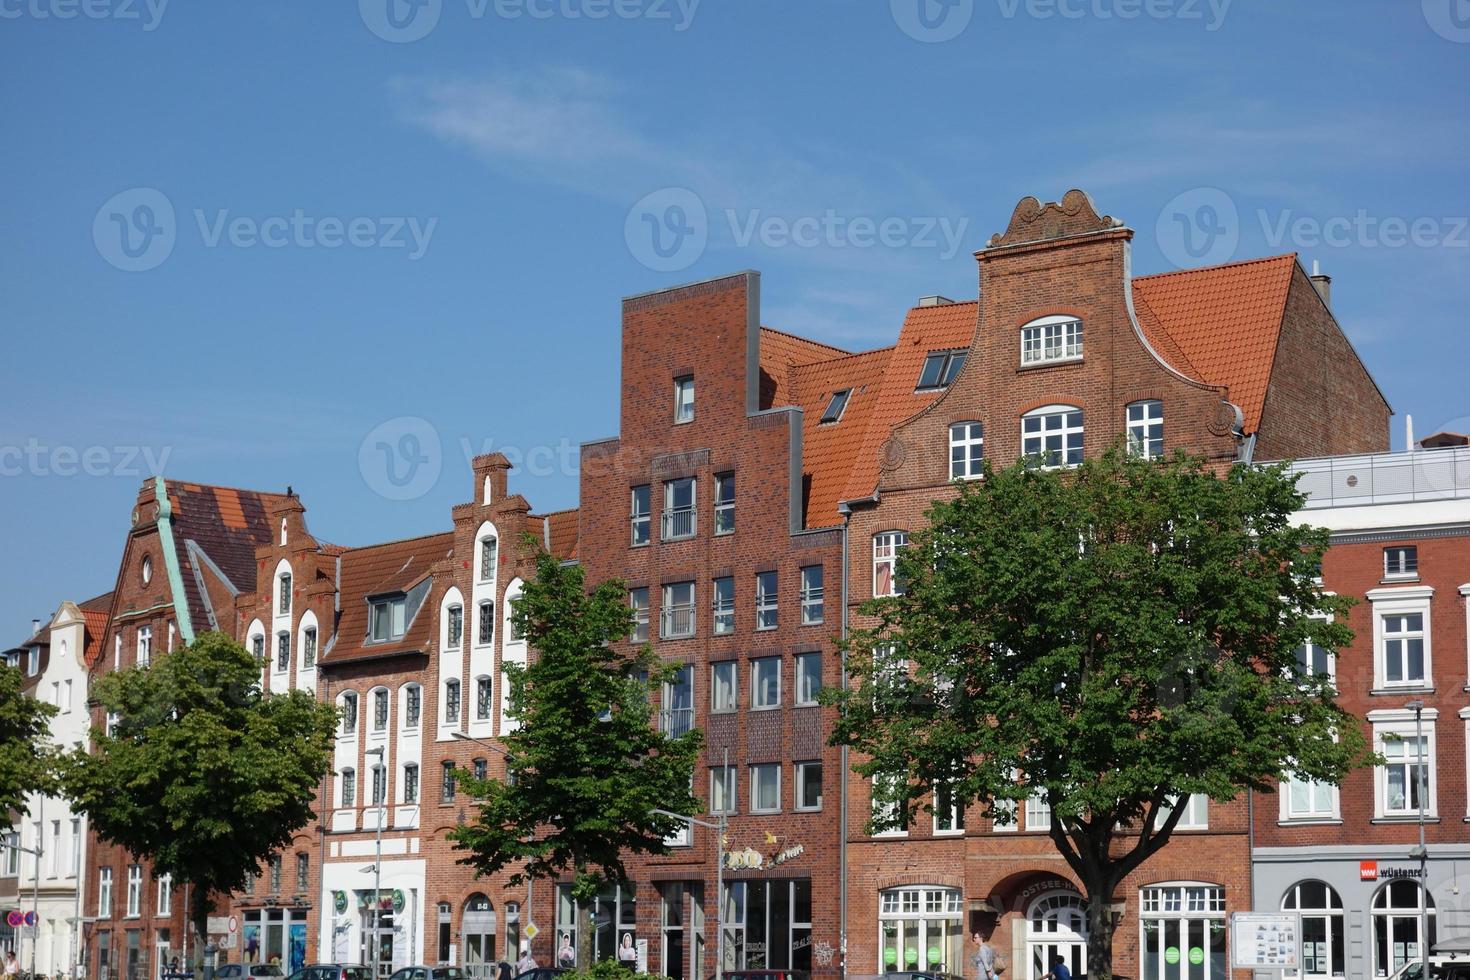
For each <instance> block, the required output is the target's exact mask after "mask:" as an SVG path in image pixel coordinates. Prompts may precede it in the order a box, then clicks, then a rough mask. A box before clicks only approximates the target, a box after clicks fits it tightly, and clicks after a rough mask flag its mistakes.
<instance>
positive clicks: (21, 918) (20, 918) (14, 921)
mask: <svg viewBox="0 0 1470 980" xmlns="http://www.w3.org/2000/svg"><path fill="white" fill-rule="evenodd" d="M25 920H26V917H25V913H23V912H17V911H15V910H13V909H12V910H11V911H9V912H6V913H5V924H6V925H8V926H10V928H12V929H14V928H16V927H18V926H20V925H21V924H23V923H24V922H25Z"/></svg>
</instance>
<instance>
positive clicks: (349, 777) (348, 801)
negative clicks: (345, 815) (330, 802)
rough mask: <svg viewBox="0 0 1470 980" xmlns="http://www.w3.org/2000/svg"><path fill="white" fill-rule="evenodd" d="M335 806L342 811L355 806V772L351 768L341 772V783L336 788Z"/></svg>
mask: <svg viewBox="0 0 1470 980" xmlns="http://www.w3.org/2000/svg"><path fill="white" fill-rule="evenodd" d="M337 806H339V807H342V808H344V809H346V808H348V807H354V806H357V770H356V769H353V768H352V767H351V766H348V767H347V768H345V769H343V770H342V777H341V782H340V783H339V784H338V786H337Z"/></svg>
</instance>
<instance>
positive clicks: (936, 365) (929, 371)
mask: <svg viewBox="0 0 1470 980" xmlns="http://www.w3.org/2000/svg"><path fill="white" fill-rule="evenodd" d="M968 353H969V352H968V351H964V350H940V351H932V352H930V354H929V356H928V357H926V358H924V369H923V370H922V371H920V372H919V383H918V385H916V386H915V388H914V390H915V391H935V390H938V389H940V388H948V387H949V383H950V382H951V381H953V380H954V379H955V375H957V374H959V373H960V368H962V367H964V366H965V355H966V354H968Z"/></svg>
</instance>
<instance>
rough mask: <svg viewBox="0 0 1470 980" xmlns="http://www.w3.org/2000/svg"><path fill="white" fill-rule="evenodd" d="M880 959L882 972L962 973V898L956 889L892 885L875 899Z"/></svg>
mask: <svg viewBox="0 0 1470 980" xmlns="http://www.w3.org/2000/svg"><path fill="white" fill-rule="evenodd" d="M878 930H879V933H880V937H879V948H880V950H881V952H880V954H879V964H880V966H881V968H882V970H883V972H884V973H896V972H899V971H902V970H924V971H932V972H938V973H956V974H963V973H964V972H965V965H964V963H963V958H964V926H963V922H962V901H961V898H960V892H959V889H957V888H926V887H911V888H890V889H888V890H887V891H885V892H882V893H880V895H879V903H878Z"/></svg>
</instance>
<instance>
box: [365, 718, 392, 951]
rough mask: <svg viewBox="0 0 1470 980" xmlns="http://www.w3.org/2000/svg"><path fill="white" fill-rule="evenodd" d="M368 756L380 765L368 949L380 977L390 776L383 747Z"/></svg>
mask: <svg viewBox="0 0 1470 980" xmlns="http://www.w3.org/2000/svg"><path fill="white" fill-rule="evenodd" d="M365 754H366V755H375V756H377V757H378V764H377V765H376V766H374V772H373V796H374V797H375V798H374V800H373V802H374V803H375V804H377V810H378V836H377V843H376V845H375V850H374V853H373V939H372V943H371V944H370V945H369V947H368V949H369V950H370V951H371V953H372V960H373V976H374V977H377V976H378V975H379V969H378V966H379V964H378V941H379V936H378V930H379V929H380V928H381V922H382V919H381V916H382V914H383V894H382V891H383V817H384V816H385V814H384V812H383V811H384V808H385V806H386V804H387V799H386V797H387V795H388V774H387V773H386V772H384V771H383V747H382V746H381V745H380V746H378V747H377V748H375V749H368V750H367V752H366V753H365Z"/></svg>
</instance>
